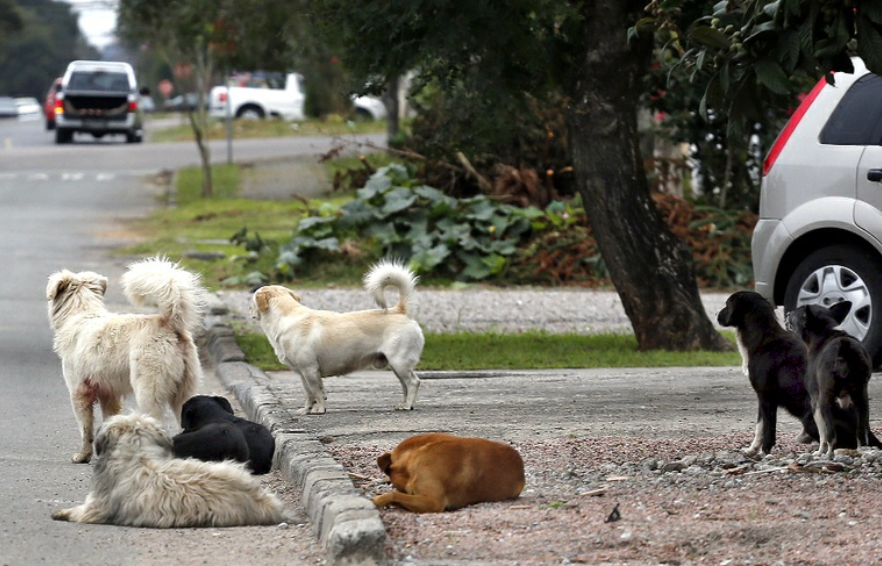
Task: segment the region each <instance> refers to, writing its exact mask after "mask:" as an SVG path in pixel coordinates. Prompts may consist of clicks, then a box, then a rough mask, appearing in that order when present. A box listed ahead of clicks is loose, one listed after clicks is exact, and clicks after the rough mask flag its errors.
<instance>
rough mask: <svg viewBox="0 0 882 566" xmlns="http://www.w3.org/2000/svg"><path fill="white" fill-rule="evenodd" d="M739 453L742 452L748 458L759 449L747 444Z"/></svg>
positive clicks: (754, 454) (758, 451)
mask: <svg viewBox="0 0 882 566" xmlns="http://www.w3.org/2000/svg"><path fill="white" fill-rule="evenodd" d="M741 453H742V454H744V455H745V456H747V457H748V458H753V457H754V456H756V455H757V454H758V453H760V450H759V448H756V447H754V446H748V447H747V448H742V449H741Z"/></svg>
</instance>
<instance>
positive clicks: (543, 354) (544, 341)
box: [237, 331, 741, 371]
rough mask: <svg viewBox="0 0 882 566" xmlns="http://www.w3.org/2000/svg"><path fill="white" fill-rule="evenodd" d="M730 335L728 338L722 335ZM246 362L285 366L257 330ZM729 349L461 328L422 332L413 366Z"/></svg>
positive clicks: (657, 359)
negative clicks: (651, 346) (675, 348)
mask: <svg viewBox="0 0 882 566" xmlns="http://www.w3.org/2000/svg"><path fill="white" fill-rule="evenodd" d="M727 336H728V337H729V338H730V339H734V337H733V336H731V335H727ZM237 342H238V344H239V347H241V348H242V351H243V352H245V355H246V357H247V359H248V361H249V363H251V364H253V365H255V366H257V367H259V368H261V369H263V370H265V371H283V370H285V369H287V368H286V367H285V366H284V365H283V364H281V363H279V361H278V359H277V358H276V355H275V353H274V352H273V349H272V347H271V346H270V345H269V341H268V340H267V339H266V337H265V336H263V335H262V334H256V333H248V332H242V331H240V332H237ZM740 363H741V357H740V356H739V354H738V352H737V351H732V352H665V351H660V350H653V351H648V352H640V351H638V350H637V341H636V340H635V339H634V337H633V336H631V335H622V334H598V335H580V334H549V333H546V332H541V331H536V332H529V333H524V334H497V333H474V332H460V333H456V334H434V333H428V334H426V347H425V349H424V350H423V356H422V358H421V361H420V364H419V366H417V369H418V370H451V371H452V370H489V369H557V368H598V367H616V368H622V367H679V366H733V365H738V364H740Z"/></svg>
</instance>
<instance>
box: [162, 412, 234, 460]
mask: <svg viewBox="0 0 882 566" xmlns="http://www.w3.org/2000/svg"><path fill="white" fill-rule="evenodd" d="M172 442H173V443H174V454H175V456H176V457H178V458H196V459H198V460H203V461H205V462H222V461H224V460H235V461H237V462H248V459H249V451H248V442H246V440H245V435H244V434H242V431H241V430H239V427H237V426H236V425H234V424H233V423H228V422H226V421H217V422H213V423H208V424H206V425H205V426H203V427H201V428H199V429H197V430H192V431H184V432H182V433H181V434H178V435H176V436H175V437H173V438H172Z"/></svg>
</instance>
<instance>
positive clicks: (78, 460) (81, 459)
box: [70, 452, 92, 464]
mask: <svg viewBox="0 0 882 566" xmlns="http://www.w3.org/2000/svg"><path fill="white" fill-rule="evenodd" d="M91 459H92V453H91V452H77V453H76V454H74V455H73V456H71V457H70V461H71V462H73V463H74V464H88V463H89V460H91Z"/></svg>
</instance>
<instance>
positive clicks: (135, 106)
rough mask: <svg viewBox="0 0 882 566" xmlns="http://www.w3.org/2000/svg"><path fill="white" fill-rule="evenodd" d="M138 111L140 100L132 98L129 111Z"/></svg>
mask: <svg viewBox="0 0 882 566" xmlns="http://www.w3.org/2000/svg"><path fill="white" fill-rule="evenodd" d="M137 111H138V101H137V100H130V101H129V112H137Z"/></svg>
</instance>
